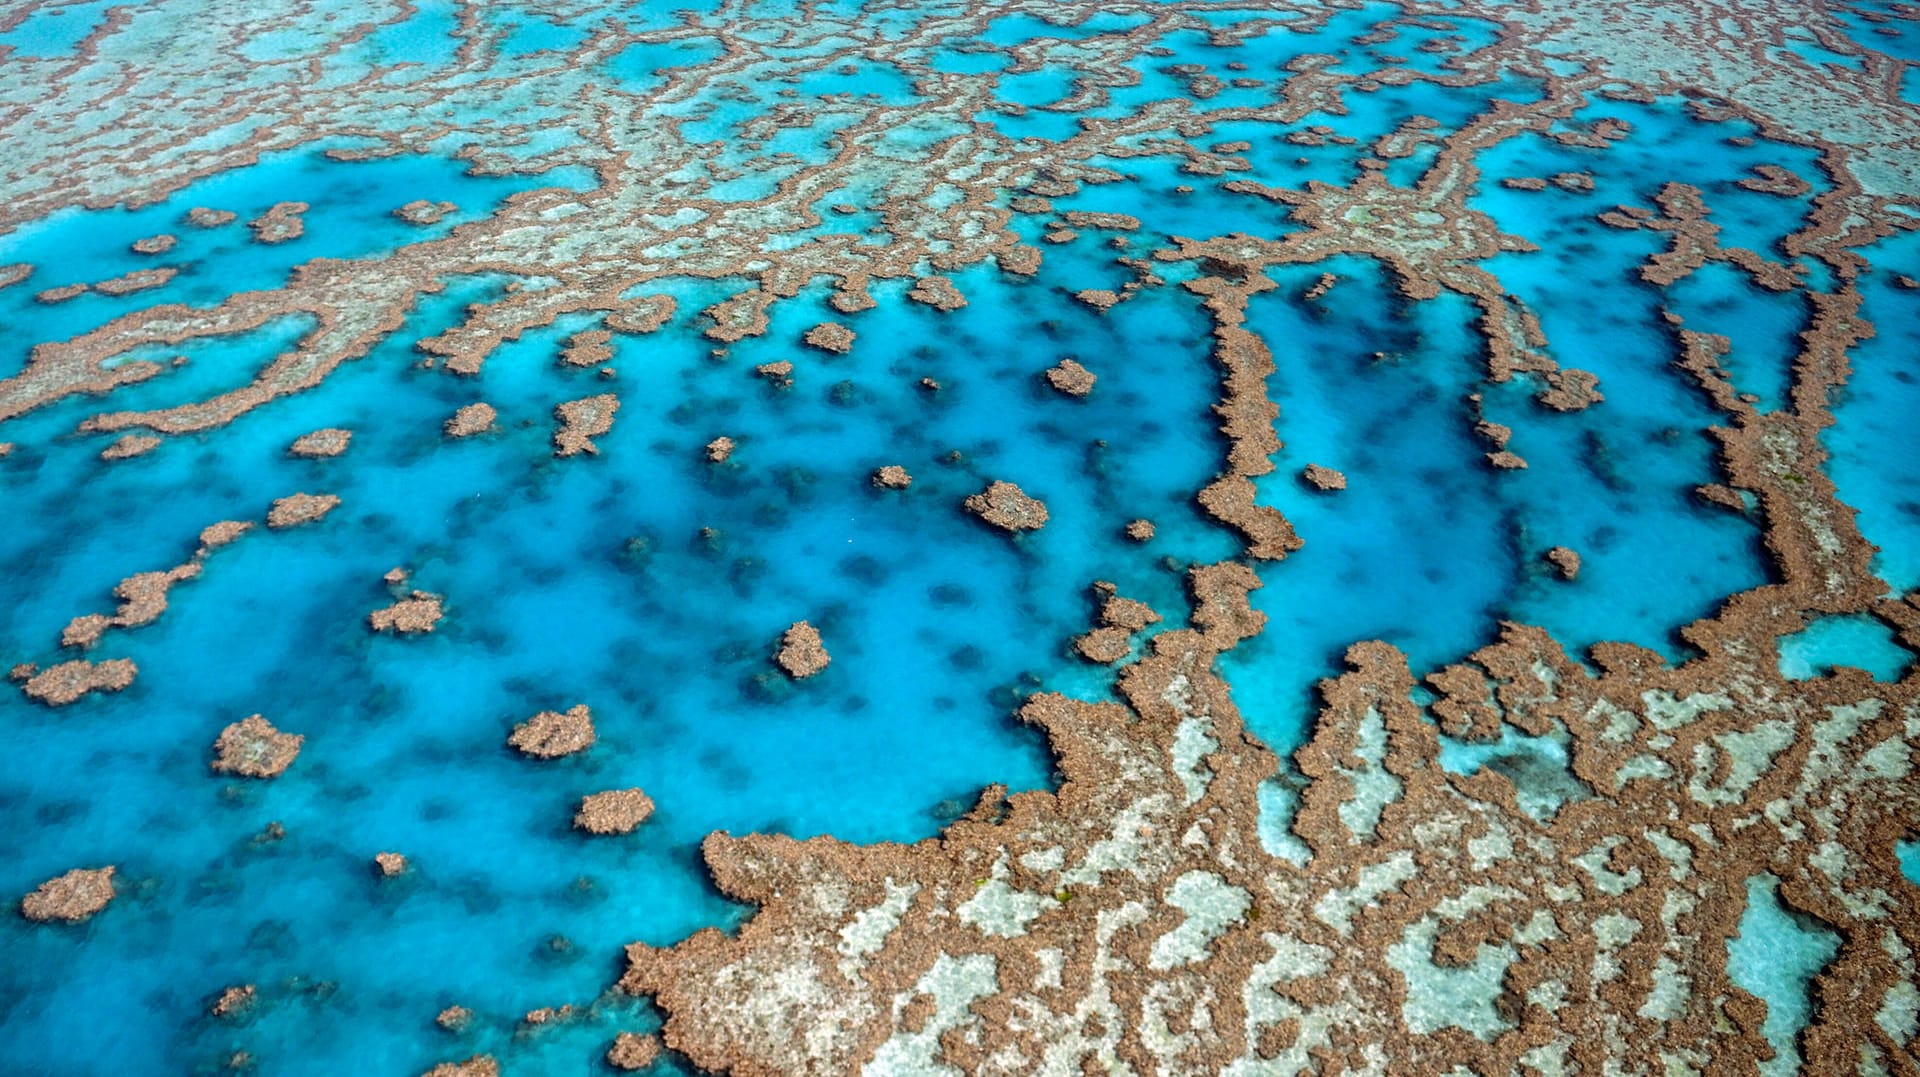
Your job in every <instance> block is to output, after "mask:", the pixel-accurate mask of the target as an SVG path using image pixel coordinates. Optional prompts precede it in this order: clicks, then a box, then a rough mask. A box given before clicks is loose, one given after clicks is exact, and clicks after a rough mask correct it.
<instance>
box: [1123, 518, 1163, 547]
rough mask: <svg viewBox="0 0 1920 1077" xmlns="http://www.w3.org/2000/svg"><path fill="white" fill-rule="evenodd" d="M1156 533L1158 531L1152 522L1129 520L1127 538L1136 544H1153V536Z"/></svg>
mask: <svg viewBox="0 0 1920 1077" xmlns="http://www.w3.org/2000/svg"><path fill="white" fill-rule="evenodd" d="M1156 533H1157V529H1156V528H1155V527H1154V526H1153V521H1152V520H1129V521H1128V522H1127V527H1126V536H1127V537H1128V538H1130V539H1132V540H1133V541H1135V542H1152V541H1153V536H1154V535H1155V534H1156Z"/></svg>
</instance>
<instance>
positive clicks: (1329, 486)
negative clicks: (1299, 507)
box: [1300, 464, 1347, 491]
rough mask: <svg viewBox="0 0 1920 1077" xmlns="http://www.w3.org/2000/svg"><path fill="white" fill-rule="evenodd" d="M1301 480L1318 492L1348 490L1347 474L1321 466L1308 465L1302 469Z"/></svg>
mask: <svg viewBox="0 0 1920 1077" xmlns="http://www.w3.org/2000/svg"><path fill="white" fill-rule="evenodd" d="M1300 478H1301V479H1303V480H1305V482H1306V484H1307V485H1308V486H1311V487H1313V488H1314V489H1316V490H1321V491H1331V490H1344V489H1346V488H1347V476H1346V475H1345V473H1343V472H1340V471H1336V470H1334V469H1333V468H1330V467H1325V466H1323V465H1320V464H1308V465H1307V466H1306V467H1304V468H1301V469H1300Z"/></svg>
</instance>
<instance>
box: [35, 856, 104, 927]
mask: <svg viewBox="0 0 1920 1077" xmlns="http://www.w3.org/2000/svg"><path fill="white" fill-rule="evenodd" d="M117 870H118V869H117V868H115V867H113V866H112V865H108V866H107V867H104V868H74V869H73V870H72V871H69V872H67V873H66V874H65V875H60V876H57V877H55V878H52V879H48V880H47V881H46V882H43V883H41V884H40V885H39V886H38V887H35V888H34V891H33V893H31V894H28V895H27V896H26V897H23V898H21V899H20V915H22V916H24V917H26V918H27V919H29V920H32V921H35V922H37V923H56V922H57V923H63V924H78V923H81V922H83V921H85V920H88V919H91V918H92V917H93V915H94V914H95V913H97V912H99V911H100V910H101V909H104V908H106V907H107V903H108V902H110V901H112V900H113V898H114V889H113V875H114V872H115V871H117Z"/></svg>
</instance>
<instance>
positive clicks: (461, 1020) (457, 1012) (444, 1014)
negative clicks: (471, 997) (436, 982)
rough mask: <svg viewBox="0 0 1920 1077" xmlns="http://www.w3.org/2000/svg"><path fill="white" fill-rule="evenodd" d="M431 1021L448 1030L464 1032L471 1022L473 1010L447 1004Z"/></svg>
mask: <svg viewBox="0 0 1920 1077" xmlns="http://www.w3.org/2000/svg"><path fill="white" fill-rule="evenodd" d="M433 1023H434V1024H436V1025H439V1026H440V1027H441V1028H443V1029H446V1030H447V1031H448V1032H453V1033H461V1032H465V1031H466V1030H467V1029H468V1027H469V1026H471V1025H472V1024H473V1011H472V1010H469V1009H467V1008H466V1007H465V1006H448V1007H447V1008H446V1009H444V1010H441V1011H440V1013H439V1015H438V1016H436V1017H435V1018H434V1019H433Z"/></svg>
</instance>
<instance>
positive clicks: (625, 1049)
mask: <svg viewBox="0 0 1920 1077" xmlns="http://www.w3.org/2000/svg"><path fill="white" fill-rule="evenodd" d="M659 1057H660V1038H659V1037H658V1036H642V1035H640V1034H639V1033H637V1032H622V1033H620V1034H619V1035H618V1036H615V1037H614V1038H613V1046H611V1047H609V1048H607V1065H609V1066H612V1067H613V1068H614V1069H617V1070H643V1069H646V1068H647V1067H648V1066H651V1065H653V1063H654V1061H655V1060H656V1059H658V1058H659Z"/></svg>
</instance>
